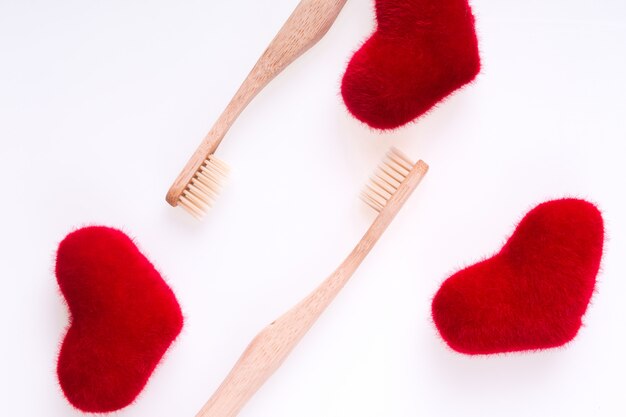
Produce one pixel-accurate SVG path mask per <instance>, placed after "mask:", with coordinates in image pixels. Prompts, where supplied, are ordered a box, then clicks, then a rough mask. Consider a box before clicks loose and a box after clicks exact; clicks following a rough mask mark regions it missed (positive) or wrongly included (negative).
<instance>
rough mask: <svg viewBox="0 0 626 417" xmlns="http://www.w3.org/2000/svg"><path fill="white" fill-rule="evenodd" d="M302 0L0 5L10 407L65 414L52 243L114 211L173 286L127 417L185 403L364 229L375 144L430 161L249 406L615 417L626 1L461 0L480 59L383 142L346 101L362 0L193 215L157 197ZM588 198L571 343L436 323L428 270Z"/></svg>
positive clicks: (245, 128) (623, 411)
mask: <svg viewBox="0 0 626 417" xmlns="http://www.w3.org/2000/svg"><path fill="white" fill-rule="evenodd" d="M296 4H297V0H272V1H269V0H267V1H252V0H232V1H208V0H207V1H187V2H177V1H150V2H148V1H126V0H125V1H120V0H117V1H108V2H96V1H78V0H74V1H55V2H49V1H18V0H13V1H11V0H1V1H0V140H1V148H0V184H1V185H2V187H1V188H2V206H3V207H2V212H1V214H2V215H1V216H0V279H1V280H2V290H1V291H0V317H1V318H2V319H1V320H2V321H1V328H0V331H1V334H2V343H1V345H0V346H1V347H0V414H1V415H5V416H51V417H52V416H74V415H80V413H78V412H77V411H74V410H73V409H72V408H71V407H70V405H69V404H68V403H67V402H66V400H65V399H64V398H63V396H62V394H61V391H60V389H59V388H58V385H57V382H56V375H55V360H56V355H57V351H58V346H59V344H60V342H61V340H62V336H63V333H64V328H65V326H66V324H67V311H66V308H65V306H64V305H63V302H62V299H61V297H60V295H59V293H58V290H57V287H56V282H55V277H54V275H53V273H52V268H53V261H54V253H55V250H56V246H57V244H58V242H59V241H60V240H61V239H62V238H63V237H64V236H65V234H67V233H68V232H70V231H72V230H73V229H74V228H76V227H78V226H81V225H86V224H105V225H110V226H115V227H120V228H123V229H124V230H125V231H126V232H127V233H129V234H130V235H131V236H133V237H135V238H136V240H137V241H138V243H139V245H140V247H141V249H142V250H143V251H144V253H145V254H146V255H147V256H148V257H149V258H150V259H151V260H152V261H153V262H154V263H155V265H156V266H157V268H158V269H159V270H160V271H161V272H162V273H163V274H164V276H165V277H166V278H167V281H168V282H169V284H170V285H171V286H172V288H173V289H174V291H175V292H176V294H177V296H178V298H179V301H180V303H181V305H182V307H183V310H184V313H185V315H186V324H185V328H184V330H183V333H182V335H181V336H180V338H179V339H178V340H177V342H176V343H175V345H173V347H172V349H171V350H170V351H169V353H168V355H167V357H166V359H165V360H164V362H163V363H162V364H161V366H160V367H159V368H158V370H157V372H156V373H155V374H154V375H153V377H152V379H151V380H150V382H149V383H148V385H147V388H146V389H145V391H144V392H143V393H142V394H141V396H140V397H139V398H138V400H137V402H136V403H135V404H133V405H132V406H130V407H128V408H127V409H125V410H123V411H121V412H119V413H118V414H117V415H118V416H123V417H126V416H129V417H130V416H150V417H160V416H181V417H182V416H193V415H194V414H195V412H196V411H198V409H199V408H200V407H201V406H202V404H204V402H205V401H206V400H207V399H208V397H209V396H210V394H211V393H212V392H213V390H214V389H215V388H216V387H217V386H218V385H219V383H220V381H221V380H222V378H223V377H224V376H225V375H226V373H227V372H228V370H229V369H230V367H231V366H232V364H233V363H234V361H235V360H236V359H237V358H238V356H239V354H240V353H241V352H242V350H243V349H244V348H245V346H246V345H247V343H248V342H249V341H250V340H251V338H252V337H253V336H254V335H255V334H256V333H257V331H259V330H260V329H261V328H262V327H263V326H265V325H266V324H267V323H269V322H271V321H272V320H273V319H274V318H276V317H277V316H279V315H280V314H281V313H282V312H284V311H285V310H286V309H288V308H289V307H290V306H291V305H292V304H294V303H295V302H297V301H298V300H299V299H300V298H301V297H303V296H304V295H305V294H307V293H308V291H310V290H311V289H313V288H314V287H315V286H316V285H317V284H318V283H319V282H320V281H321V280H322V279H323V278H325V277H326V276H327V275H328V274H329V273H330V272H331V271H332V270H333V269H334V268H335V267H336V266H337V265H338V264H339V262H340V261H341V260H342V259H343V257H344V256H345V255H346V254H347V253H348V251H349V250H350V249H351V247H352V246H353V245H354V244H355V243H356V241H357V240H358V239H359V238H360V235H361V234H362V233H363V232H364V231H365V229H366V228H367V226H368V225H369V223H370V222H371V221H372V219H373V213H372V212H371V211H370V210H368V209H367V208H365V207H364V204H363V203H361V202H360V201H359V200H358V198H357V196H358V192H359V190H360V189H361V187H362V185H363V184H364V182H365V181H366V178H367V177H368V176H369V174H370V172H371V171H372V170H373V169H374V167H375V166H376V165H377V163H378V161H379V159H380V158H381V156H382V155H383V154H384V152H385V151H386V149H387V148H388V147H389V146H390V145H394V146H397V147H399V148H400V149H402V150H403V151H404V152H405V153H407V154H409V155H411V156H413V157H414V158H423V159H424V160H426V161H427V162H428V163H429V164H430V165H431V171H430V173H429V174H428V176H427V177H426V179H425V181H424V182H423V183H422V185H421V186H420V187H419V188H418V190H417V191H416V193H415V194H414V195H413V197H412V198H411V199H410V200H409V202H408V204H407V205H406V206H405V207H404V209H403V210H402V211H401V212H400V214H399V215H398V217H397V219H396V221H395V222H394V223H393V224H392V225H391V227H390V229H389V230H388V231H387V233H386V234H385V235H384V236H383V238H382V239H381V241H380V242H379V244H378V245H377V247H376V248H375V249H374V250H373V251H372V253H371V254H370V256H369V257H368V258H367V260H366V261H365V262H364V263H363V265H362V266H361V268H360V269H359V270H358V271H357V273H356V274H355V276H354V277H353V279H352V280H351V281H350V283H349V285H348V286H347V287H346V288H345V289H344V291H343V292H342V293H341V295H340V297H339V298H338V299H337V300H336V301H335V303H334V304H333V305H332V306H331V307H330V308H329V309H328V310H327V312H326V313H325V314H324V316H323V317H322V318H321V320H320V321H319V322H318V323H317V324H316V325H315V327H314V328H313V329H312V330H311V332H310V333H309V334H308V335H307V336H306V338H305V339H304V340H303V342H302V343H301V344H300V345H299V346H298V347H297V349H296V350H295V351H294V353H293V354H292V356H290V357H289V359H288V360H287V362H286V363H285V364H284V366H283V367H282V368H281V369H280V370H279V371H278V372H277V373H276V374H275V375H274V377H273V378H272V379H271V380H270V381H268V383H267V384H266V385H265V386H264V387H263V388H262V389H261V390H260V391H259V392H258V394H257V395H256V396H255V397H254V398H253V399H252V401H251V402H250V403H249V404H248V406H247V407H246V408H245V409H244V410H243V412H242V413H241V416H246V417H251V416H270V415H271V416H273V417H281V416H285V417H286V416H300V417H306V416H311V417H313V416H315V417H319V416H359V417H366V416H372V417H375V416H376V417H378V416H398V417H404V416H466V417H469V416H502V415H507V416H568V417H574V416H624V415H626V403H625V402H624V400H623V396H624V374H625V373H626V357H625V355H626V302H624V296H625V294H626V280H625V276H626V261H625V260H624V253H625V250H626V197H625V184H624V182H625V181H624V178H625V177H624V173H623V171H624V170H623V164H624V153H625V152H624V151H626V146H625V145H624V142H625V140H626V112H625V110H626V109H625V106H624V104H625V98H624V97H626V75H625V74H626V53H625V52H626V25H625V24H624V22H625V21H626V5H625V3H624V2H623V1H621V0H604V1H582V0H567V1H565V0H563V1H560V0H551V1H545V0H543V1H539V0H532V1H530V0H527V1H521V0H518V1H502V0H474V1H473V3H472V4H473V7H474V12H475V15H476V17H477V28H478V32H479V38H480V47H481V53H482V60H483V70H482V72H481V74H480V76H479V77H478V79H477V80H476V82H475V83H474V84H473V85H471V86H469V87H467V88H465V89H463V90H462V91H461V92H459V93H458V94H456V95H454V96H453V97H452V98H450V99H449V100H447V101H446V102H445V103H443V104H442V105H440V106H439V107H438V108H437V109H435V110H434V111H432V112H431V113H429V114H428V115H427V116H426V117H424V118H422V119H421V120H419V121H418V122H417V123H415V124H412V125H410V126H408V127H406V128H403V129H401V130H398V131H395V132H392V133H386V134H380V133H378V132H375V131H371V130H369V129H367V128H365V127H364V126H363V125H361V124H359V123H358V122H357V121H355V120H354V119H352V118H351V117H350V116H349V115H348V114H347V111H346V110H345V108H344V106H343V103H342V102H341V99H340V96H339V85H340V80H341V76H342V74H343V70H344V68H345V64H346V63H347V61H348V59H349V58H350V56H351V53H352V52H353V51H354V50H355V49H356V48H357V47H358V45H359V44H360V42H361V41H362V40H363V39H365V38H366V37H367V35H368V34H369V33H370V32H371V30H372V28H373V25H374V19H373V8H372V5H373V2H372V1H363V0H351V1H349V2H348V4H347V5H346V7H345V9H344V10H343V12H342V13H341V15H340V16H339V19H338V20H337V22H336V24H335V26H334V27H333V28H332V29H331V31H330V32H329V34H328V35H327V36H326V37H325V38H324V39H323V40H322V41H321V42H320V43H319V44H318V45H317V47H315V48H314V49H313V50H311V51H310V52H309V53H307V54H306V55H305V56H304V57H302V58H301V59H300V60H298V61H297V62H296V63H295V64H293V65H292V66H291V67H289V68H288V69H287V71H286V72H285V73H283V74H282V75H281V76H280V77H279V78H278V79H276V80H275V82H273V83H271V84H270V86H269V87H268V88H267V89H266V90H265V91H263V93H262V94H261V95H260V96H259V97H258V98H257V99H256V100H255V101H254V102H253V103H252V105H251V106H250V107H249V108H248V109H247V110H246V111H245V113H244V114H243V115H242V116H241V118H240V120H239V121H238V122H237V123H236V125H235V126H234V127H233V129H232V130H231V131H230V133H229V134H228V136H227V138H226V140H225V141H224V143H223V145H222V146H221V147H220V148H219V152H218V154H219V156H220V157H221V158H222V159H224V160H225V161H227V162H228V163H229V164H230V165H231V167H232V175H231V177H230V180H229V183H228V185H227V187H226V189H225V190H224V192H223V194H222V196H221V197H220V199H219V200H218V203H217V206H216V207H215V209H213V210H212V211H211V212H210V213H209V215H208V216H207V218H206V220H205V221H204V222H203V223H197V222H196V221H194V220H193V219H192V218H191V217H190V216H188V215H187V214H186V213H185V212H183V210H180V209H176V210H174V209H171V208H170V207H169V206H167V205H166V204H165V202H164V195H165V192H166V190H167V188H168V186H169V185H170V182H171V181H172V180H173V179H174V177H175V176H176V175H177V174H178V172H179V170H180V168H182V166H183V165H184V163H185V162H186V160H187V158H188V157H189V156H190V154H191V152H192V151H193V150H194V148H195V146H196V145H197V144H198V143H199V141H200V139H201V138H202V137H203V135H204V133H205V132H206V131H207V130H208V129H209V128H210V126H211V124H212V122H213V121H214V120H215V119H216V118H217V116H218V115H219V113H220V112H221V110H222V109H223V108H224V106H225V105H226V103H227V102H228V100H229V99H230V97H231V95H232V94H233V92H234V91H235V90H236V88H237V87H238V85H239V84H240V82H241V81H242V80H243V79H244V77H245V76H246V74H247V72H248V71H249V69H250V68H251V67H252V65H253V64H254V62H255V61H256V59H257V58H258V56H259V55H260V53H261V52H262V50H263V49H264V48H265V46H266V45H267V44H268V43H269V41H270V40H271V39H272V38H273V36H274V34H275V33H276V32H277V30H278V29H279V28H280V26H281V25H282V23H283V22H284V21H285V19H286V18H287V17H288V15H289V14H290V13H291V11H292V10H293V8H294V7H295V6H296ZM562 196H578V197H584V198H587V199H590V200H592V201H594V202H596V203H597V204H598V205H599V206H600V207H601V209H602V210H603V212H604V215H605V221H606V226H607V231H608V240H607V242H606V253H605V257H604V260H603V270H602V273H601V275H600V276H599V284H598V286H597V293H596V294H595V296H594V298H593V301H592V305H591V307H590V308H589V310H588V312H587V315H586V316H585V319H584V321H585V327H584V328H583V329H582V330H581V332H580V333H579V335H578V337H577V338H576V339H575V340H574V342H573V343H571V344H570V345H568V346H567V347H565V348H563V349H558V350H551V351H546V352H541V353H526V354H511V355H505V356H502V355H500V356H491V357H478V358H477V357H467V356H463V355H460V354H457V353H455V352H453V351H451V350H450V349H449V348H447V347H446V346H445V345H444V343H443V342H442V341H441V340H440V338H439V336H438V334H437V332H436V330H435V328H434V326H433V324H432V322H431V319H430V301H431V298H432V297H433V295H434V293H435V291H436V290H437V288H438V287H439V284H440V283H441V282H442V281H443V280H444V279H445V278H446V277H447V276H448V275H449V274H450V273H452V272H454V271H455V270H456V269H457V268H459V267H462V266H465V265H468V264H471V263H473V262H475V261H476V260H479V259H481V258H482V257H485V256H487V255H489V254H491V253H493V252H494V251H496V250H497V249H498V248H499V246H500V245H501V243H502V242H503V241H504V240H505V238H506V237H507V236H508V234H510V233H511V231H512V230H513V226H514V225H515V223H516V222H517V221H518V220H519V219H520V218H521V217H522V215H523V214H524V213H525V212H526V211H527V210H528V209H530V208H531V207H533V206H534V205H535V204H537V203H539V202H542V201H544V200H546V199H550V198H555V197H562Z"/></svg>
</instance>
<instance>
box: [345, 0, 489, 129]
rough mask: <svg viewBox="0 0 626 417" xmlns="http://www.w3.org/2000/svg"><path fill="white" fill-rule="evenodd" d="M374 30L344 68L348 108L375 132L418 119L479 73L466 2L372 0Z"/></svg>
mask: <svg viewBox="0 0 626 417" xmlns="http://www.w3.org/2000/svg"><path fill="white" fill-rule="evenodd" d="M376 19H377V21H378V27H377V30H376V32H374V34H373V35H372V37H370V38H369V39H368V40H367V41H366V42H365V43H364V44H363V46H362V47H361V49H359V50H358V51H357V52H356V53H355V54H354V56H353V57H352V60H351V61H350V63H349V64H348V68H347V69H346V73H345V75H344V77H343V82H342V86H341V94H342V96H343V100H344V102H345V103H346V106H347V107H348V110H349V111H350V112H351V113H352V114H353V115H354V117H356V118H357V119H359V120H361V121H362V122H364V123H367V124H368V125H370V126H371V127H374V128H378V129H393V128H396V127H399V126H401V125H404V124H406V123H408V122H410V121H411V120H413V119H415V118H417V117H419V116H421V115H422V114H424V113H425V112H427V111H428V110H429V109H430V108H432V107H433V106H434V105H435V104H436V103H437V102H439V101H440V100H442V99H443V98H445V97H446V96H448V95H449V94H450V93H452V92H453V91H455V90H457V89H458V88H460V87H462V86H463V85H464V84H466V83H468V82H470V81H472V80H473V79H474V78H475V77H476V75H477V74H478V72H479V71H480V57H479V55H478V41H477V39H476V33H475V30H474V17H473V15H472V11H471V9H470V6H469V4H468V3H467V0H376Z"/></svg>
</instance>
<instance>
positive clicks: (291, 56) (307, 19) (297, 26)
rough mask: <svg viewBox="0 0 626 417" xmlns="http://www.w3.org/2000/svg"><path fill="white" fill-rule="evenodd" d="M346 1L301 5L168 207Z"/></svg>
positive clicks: (169, 198)
mask: <svg viewBox="0 0 626 417" xmlns="http://www.w3.org/2000/svg"><path fill="white" fill-rule="evenodd" d="M346 1H347V0H302V1H301V2H300V3H299V4H298V6H297V7H296V9H295V10H294V11H293V13H292V14H291V16H289V19H287V22H285V24H284V25H283V27H282V28H281V30H280V31H279V32H278V34H277V35H276V37H275V38H274V40H272V42H271V43H270V45H269V46H268V48H267V49H266V50H265V52H264V53H263V55H261V58H259V60H258V61H257V63H256V65H255V66H254V68H252V71H251V72H250V74H248V77H247V78H246V79H245V81H244V82H243V84H242V85H241V87H240V88H239V90H238V91H237V93H236V94H235V96H234V97H233V98H232V100H231V101H230V103H229V104H228V106H226V109H225V110H224V112H223V113H222V114H221V116H220V117H219V119H218V120H217V122H216V123H215V125H213V128H212V129H211V130H210V131H209V133H208V134H207V135H206V136H205V138H204V140H203V141H202V143H201V144H200V146H199V147H198V149H197V150H196V152H195V153H194V154H193V155H192V157H191V158H190V159H189V161H188V162H187V165H185V168H184V169H183V170H182V172H181V173H180V174H179V176H178V178H177V179H176V181H174V184H173V185H172V186H171V187H170V190H169V192H168V193H167V197H166V200H167V202H168V203H169V204H171V205H172V206H176V205H178V198H179V197H180V195H181V193H182V192H183V191H184V189H185V187H186V186H187V184H188V183H189V181H191V178H192V177H193V175H194V174H195V172H196V171H197V169H198V168H199V167H200V165H201V164H202V162H203V161H204V160H205V159H206V158H207V157H208V156H209V155H211V154H213V153H214V152H215V150H216V149H217V147H218V146H219V144H220V142H221V141H222V139H224V136H226V133H227V132H228V130H229V129H230V127H231V126H232V125H233V123H234V122H235V120H237V117H239V115H240V114H241V112H242V111H243V110H244V109H245V108H246V106H247V105H248V104H249V103H250V101H252V99H253V98H254V97H256V95H257V94H258V93H259V92H260V91H261V90H262V89H263V88H264V87H265V86H266V85H267V84H268V83H269V82H270V81H271V80H273V79H274V78H275V77H276V76H277V75H278V74H280V73H281V72H282V71H283V70H284V69H285V68H286V67H287V66H288V65H289V64H291V63H292V62H293V61H294V60H295V59H297V58H298V57H299V56H300V55H302V54H303V53H304V52H306V51H307V50H308V49H310V48H311V47H312V46H313V45H315V44H316V43H317V42H318V41H319V40H320V39H321V38H322V37H323V36H324V35H325V34H326V32H328V30H329V29H330V27H331V26H332V24H333V22H334V21H335V20H336V19H337V16H338V15H339V12H340V11H341V9H342V8H343V6H344V5H345V3H346Z"/></svg>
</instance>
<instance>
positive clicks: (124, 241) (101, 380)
mask: <svg viewBox="0 0 626 417" xmlns="http://www.w3.org/2000/svg"><path fill="white" fill-rule="evenodd" d="M56 276H57V281H58V283H59V287H60V289H61V292H62V294H63V296H64V297H65V300H66V301H67V304H68V306H69V310H70V314H71V318H70V327H69V329H68V331H67V334H66V335H65V339H64V340H63V344H62V346H61V352H60V353H59V360H58V364H57V374H58V377H59V382H60V384H61V388H62V389H63V393H64V394H65V396H66V397H67V399H68V400H69V401H70V403H72V405H74V406H75V407H76V408H78V409H80V410H82V411H87V412H110V411H115V410H119V409H120V408H123V407H125V406H127V405H128V404H130V403H131V402H132V401H133V400H134V399H135V398H136V397H137V395H138V394H139V393H140V392H141V390H142V389H143V387H144V386H145V384H146V383H147V381H148V378H149V377H150V375H151V374H152V371H153V370H154V368H155V367H156V366H157V365H158V363H159V361H160V360H161V358H162V356H163V354H164V353H165V352H166V350H167V349H168V348H169V346H170V344H171V343H172V342H173V341H174V339H175V338H176V337H177V336H178V334H179V333H180V331H181V328H182V325H183V317H182V314H181V310H180V306H179V305H178V302H177V301H176V297H175V296H174V293H173V292H172V290H171V289H170V288H169V287H168V286H167V284H166V283H165V282H164V281H163V279H162V278H161V276H160V275H159V273H158V272H157V271H156V270H155V269H154V266H152V264H151V263H150V261H148V259H146V258H145V257H144V256H143V255H142V254H141V253H140V252H139V250H138V249H137V247H136V246H135V244H134V243H133V242H132V241H131V240H130V239H129V238H128V237H127V236H126V235H125V234H124V233H122V232H120V231H119V230H115V229H110V228H107V227H88V228H84V229H81V230H78V231H76V232H73V233H71V234H69V235H68V236H67V237H66V238H65V239H64V240H63V241H62V242H61V244H60V245H59V249H58V252H57V261H56Z"/></svg>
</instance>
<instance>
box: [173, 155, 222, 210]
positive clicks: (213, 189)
mask: <svg viewBox="0 0 626 417" xmlns="http://www.w3.org/2000/svg"><path fill="white" fill-rule="evenodd" d="M192 162H193V161H190V164H191V163H192ZM187 168H191V169H187ZM187 168H185V170H184V171H183V172H189V173H191V174H192V175H187V176H186V177H183V176H182V175H181V177H179V179H178V180H177V181H176V183H174V185H173V186H172V188H170V191H169V192H168V194H167V202H168V203H170V204H171V205H172V206H181V207H182V208H184V209H185V210H186V211H187V212H188V213H189V214H191V215H192V216H194V217H195V218H197V219H202V217H203V216H204V214H205V213H206V212H207V211H208V210H209V209H210V208H211V207H212V206H213V203H214V202H215V199H216V198H217V196H218V195H219V192H220V191H221V189H222V186H223V183H224V181H225V179H226V176H227V175H228V171H229V168H228V165H226V163H224V162H222V161H221V160H219V159H218V158H216V157H215V155H212V154H211V155H209V156H208V157H207V158H206V159H204V160H202V162H201V163H200V164H198V165H197V167H195V166H191V167H187Z"/></svg>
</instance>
